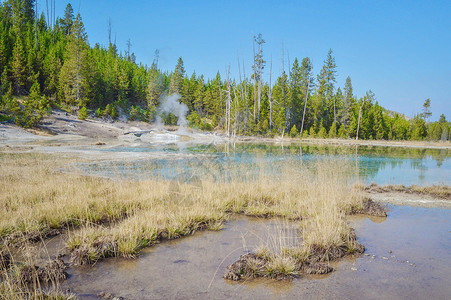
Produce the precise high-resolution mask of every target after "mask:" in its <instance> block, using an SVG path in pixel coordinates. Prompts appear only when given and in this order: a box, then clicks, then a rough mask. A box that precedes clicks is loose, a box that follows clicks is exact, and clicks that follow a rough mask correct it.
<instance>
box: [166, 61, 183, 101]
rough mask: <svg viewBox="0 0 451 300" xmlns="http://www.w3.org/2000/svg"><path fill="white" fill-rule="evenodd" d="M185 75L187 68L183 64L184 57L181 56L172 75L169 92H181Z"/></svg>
mask: <svg viewBox="0 0 451 300" xmlns="http://www.w3.org/2000/svg"><path fill="white" fill-rule="evenodd" d="M184 77H185V68H184V66H183V59H182V58H181V57H179V59H178V61H177V65H176V66H175V70H174V73H172V76H171V84H170V86H169V94H170V95H172V94H181V92H182V85H183V78H184Z"/></svg>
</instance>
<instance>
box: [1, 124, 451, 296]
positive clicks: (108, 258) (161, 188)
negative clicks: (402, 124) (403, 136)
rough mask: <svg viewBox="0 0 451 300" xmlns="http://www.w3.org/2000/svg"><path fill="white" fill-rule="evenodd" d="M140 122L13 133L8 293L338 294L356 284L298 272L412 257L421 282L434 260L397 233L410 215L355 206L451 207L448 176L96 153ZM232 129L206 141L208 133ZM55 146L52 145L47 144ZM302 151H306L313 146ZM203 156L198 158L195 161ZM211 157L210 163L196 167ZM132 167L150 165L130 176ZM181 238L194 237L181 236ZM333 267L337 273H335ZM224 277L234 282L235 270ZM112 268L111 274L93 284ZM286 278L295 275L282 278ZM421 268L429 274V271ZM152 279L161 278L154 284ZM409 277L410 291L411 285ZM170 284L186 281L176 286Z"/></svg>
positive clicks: (4, 255) (5, 161)
mask: <svg viewBox="0 0 451 300" xmlns="http://www.w3.org/2000/svg"><path fill="white" fill-rule="evenodd" d="M55 118H56V117H55ZM58 122H67V121H64V120H58ZM52 124H54V123H50V124H48V126H53V125H52ZM64 124H66V123H64ZM83 124H84V123H83ZM66 125H67V124H66ZM85 125H86V124H84V125H83V126H85ZM97 125H99V124H97ZM97 125H96V126H97ZM100 125H102V126H103V124H100ZM100 125H99V126H100ZM80 126H82V125H80ZM115 126H117V124H116V125H115ZM127 126H129V127H130V125H127ZM129 127H127V128H123V129H111V128H110V129H111V130H117V136H116V135H115V136H107V135H104V136H103V138H99V137H98V136H85V137H75V136H74V135H71V134H67V135H64V134H60V135H57V136H56V138H55V137H52V136H50V137H44V138H42V139H41V138H37V140H36V139H34V140H33V139H32V138H31V137H30V136H28V134H30V133H28V132H27V133H24V137H23V138H24V139H25V138H30V140H32V143H29V140H27V142H25V143H24V142H23V140H21V139H18V140H16V141H12V140H6V141H7V142H6V143H7V144H5V140H3V144H4V145H3V146H2V148H1V149H2V153H1V154H0V207H1V209H0V236H1V251H0V262H1V264H0V266H1V270H2V271H1V272H2V276H3V277H2V278H3V279H2V283H1V288H0V292H1V294H2V295H4V297H7V298H8V297H9V298H13V299H14V298H15V299H21V298H24V297H25V298H26V297H28V298H30V297H31V298H43V297H47V296H52V297H55V298H58V297H60V298H63V299H64V298H70V297H72V296H74V295H75V296H76V295H78V296H80V297H82V298H83V297H94V296H95V295H99V297H103V298H105V297H107V296H108V297H109V296H110V295H111V298H112V297H113V296H115V295H118V296H125V297H128V298H136V299H138V298H139V299H141V298H159V297H162V296H169V297H175V298H177V297H201V298H202V297H203V298H208V297H214V296H218V297H221V298H226V297H230V296H231V295H240V296H241V297H242V298H246V297H249V298H253V297H254V296H256V295H258V294H259V293H258V292H257V291H256V290H255V289H253V288H252V286H254V285H259V284H263V285H264V286H266V287H269V289H273V288H274V290H275V291H276V292H274V293H275V294H278V293H281V294H282V295H285V296H287V295H292V294H291V293H292V292H290V290H292V291H295V290H296V291H297V294H299V288H300V287H301V289H304V290H305V289H306V288H307V286H308V289H309V291H304V292H305V294H304V295H306V296H307V297H313V295H314V293H312V291H313V290H316V291H318V289H319V291H320V292H324V293H326V294H324V297H327V291H329V293H332V295H346V293H345V291H344V290H343V289H340V288H338V287H337V284H335V287H336V288H337V291H338V292H337V293H333V292H332V290H330V289H329V288H325V283H324V282H323V281H315V283H312V282H310V281H306V282H305V281H302V280H301V281H299V280H294V282H302V283H293V280H292V279H293V278H296V277H298V278H308V279H312V278H321V279H322V280H324V281H327V282H329V284H330V283H331V280H332V283H334V282H335V283H337V282H342V281H341V280H342V279H339V278H343V279H344V280H345V282H346V280H350V281H349V283H350V282H352V280H351V278H354V280H355V273H359V275H362V276H363V275H365V274H366V273H363V274H362V273H361V272H366V269H372V268H374V267H373V266H372V263H373V262H377V264H379V263H381V264H385V263H393V264H395V265H396V266H397V267H398V268H397V269H396V268H395V269H396V272H408V274H409V276H410V275H411V276H412V278H413V279H412V280H413V281H414V282H417V280H418V278H417V277H418V276H417V277H416V276H415V275H414V274H411V271H412V270H413V269H414V268H417V267H418V266H419V265H422V264H423V263H424V262H420V260H421V255H423V256H424V253H423V254H421V253H418V252H415V251H413V252H412V251H411V252H409V251H406V249H405V247H404V248H403V247H402V246H400V245H401V242H399V241H402V240H403V239H402V237H401V236H399V235H396V236H397V239H398V240H399V241H398V240H397V239H396V238H394V237H392V236H390V231H394V232H396V231H397V230H398V228H397V226H398V227H399V226H400V227H403V226H405V224H398V225H390V226H389V228H388V229H387V231H386V232H385V233H384V234H385V235H383V236H384V237H379V235H378V232H379V229H377V227H375V225H374V224H376V223H372V222H371V223H368V222H369V221H368V220H369V219H366V218H363V219H362V217H360V220H357V221H356V219H355V218H357V217H356V216H355V215H356V214H370V215H374V216H376V217H371V218H372V220H376V221H377V222H382V224H383V225H385V224H390V223H391V222H393V221H390V222H388V221H387V218H386V217H385V216H386V210H385V209H384V208H383V207H381V206H380V205H378V204H377V202H374V201H372V200H369V199H368V198H371V199H375V200H379V201H381V200H382V201H383V202H385V203H387V202H388V203H394V204H407V205H410V206H411V205H412V199H413V198H412V197H418V199H419V201H418V203H419V205H421V206H426V207H437V206H438V207H449V206H448V204H449V203H450V202H451V201H449V195H450V189H449V187H447V186H444V185H439V186H432V187H426V188H424V187H419V186H410V187H405V186H400V185H390V186H377V185H370V186H366V187H365V185H362V184H358V182H359V170H358V168H356V163H355V162H354V161H352V160H350V159H348V158H347V156H346V155H342V157H341V158H340V159H337V158H336V157H334V158H333V159H332V158H331V157H329V156H328V155H324V154H322V155H321V156H319V159H311V160H297V161H296V160H289V161H285V160H283V159H280V160H277V159H275V160H272V161H271V162H269V163H268V162H267V161H264V160H263V161H259V160H251V161H250V163H245V164H243V163H240V161H235V160H228V161H226V162H224V161H219V163H218V160H216V161H215V160H212V161H210V160H208V159H204V158H208V157H209V156H208V155H209V154H208V153H206V154H202V153H201V154H196V155H192V154H175V153H173V152H172V151H167V150H166V152H164V153H163V154H156V153H154V152H149V153H144V154H143V153H140V154H139V155H140V156H138V158H140V159H141V160H138V161H137V162H135V163H133V164H129V163H128V162H127V161H124V162H122V163H120V164H115V161H117V159H118V158H119V157H121V156H123V155H129V154H130V152H127V153H126V152H120V151H119V152H117V151H114V152H110V153H107V154H104V153H101V152H102V151H96V152H89V149H90V147H96V149H97V148H101V147H104V146H105V145H103V144H102V145H101V144H98V145H96V144H97V143H98V141H99V140H101V141H102V142H103V141H106V143H107V144H115V143H118V144H120V143H122V142H123V139H124V138H127V139H130V141H129V142H128V143H132V144H131V145H130V147H131V148H133V143H136V139H137V138H140V139H141V136H143V135H141V133H142V131H145V130H139V132H138V134H136V132H137V131H136V130H135V131H133V129H134V128H129ZM105 128H106V127H105ZM52 130H53V131H54V130H55V129H52ZM106 130H107V131H109V130H108V129H106ZM128 130H132V131H128ZM126 131H127V132H126ZM130 132H131V133H130ZM149 132H150V131H149ZM149 132H147V131H146V133H142V134H147V138H148V139H149V142H161V141H159V139H160V138H162V137H161V136H160V135H159V133H155V132H153V133H152V134H150V135H149ZM25 135H26V136H25ZM163 135H164V137H167V136H168V133H165V134H163ZM144 137H145V136H144ZM176 138H177V139H176V142H177V143H184V141H183V138H180V137H176ZM220 139H221V138H220V137H215V136H206V137H202V138H199V140H200V141H203V142H205V140H209V141H211V140H215V141H219V140H220ZM119 140H122V142H119ZM196 143H197V142H196ZM282 147H283V145H282ZM61 148H63V149H62V150H63V151H60V150H61ZM48 149H51V153H49V154H45V153H42V152H46V150H48ZM56 149H59V150H58V151H56ZM64 149H66V150H64ZM119 149H120V148H119ZM299 150H301V154H302V148H300V149H299ZM299 150H298V151H299ZM289 151H291V150H290V149H289ZM340 151H341V150H340ZM441 151H442V150H441ZM445 151H447V150H445ZM93 153H95V155H91V154H93ZM340 153H341V152H340ZM326 154H327V153H326ZM344 154H346V152H344ZM158 155H160V156H158ZM161 155H164V156H165V157H166V158H167V157H171V155H172V156H173V158H174V161H187V162H186V163H184V164H183V165H181V166H180V165H179V166H178V167H177V164H174V165H172V164H171V163H170V161H168V160H165V161H164V162H163V164H165V168H164V169H161V170H163V171H161V170H160V171H159V172H155V165H154V164H152V163H148V162H149V161H153V160H156V159H159V158H161ZM193 156H195V157H196V158H197V160H190V158H192V157H193ZM445 157H447V156H446V155H445ZM130 158H132V159H136V158H137V156H130ZM143 158H145V159H144V160H143ZM240 159H241V158H240ZM93 160H94V161H98V160H101V161H102V163H103V164H104V165H105V166H108V168H105V169H102V168H99V165H92V161H93ZM200 161H202V168H200V169H197V171H196V168H195V167H196V166H197V165H198V164H199V162H200ZM105 170H107V171H105ZM124 170H125V171H124ZM130 170H132V171H134V172H136V174H135V175H136V176H124V172H129V171H130ZM205 170H208V172H205ZM406 195H407V196H406ZM403 197H404V198H403ZM400 199H401V200H400ZM403 199H404V200H403ZM414 200H415V199H414ZM396 201H398V202H396ZM400 201H404V202H400ZM413 202H415V201H413ZM424 203H426V204H424ZM390 209H391V212H390V214H392V215H393V214H394V215H395V216H396V215H398V216H401V217H402V220H403V221H402V222H404V223H406V224H410V223H409V222H412V221H410V219H408V218H405V216H404V214H405V213H406V211H407V212H408V211H410V210H411V208H410V207H407V208H399V207H397V206H395V207H390ZM431 212H433V213H432V215H431ZM446 212H447V210H445V212H442V211H439V212H437V211H435V209H429V210H425V211H421V213H418V211H414V212H413V213H414V214H416V215H419V216H420V219H421V218H422V216H423V215H425V216H427V217H426V219H428V220H429V221H430V220H433V222H441V220H449V218H448V217H446V216H447V214H446ZM388 220H390V218H389V219H388ZM394 222H395V224H396V219H394ZM362 223H363V224H364V225H363V227H361V228H359V226H360V225H361V224H362ZM359 224H360V225H359ZM443 224H445V226H446V224H448V223H446V221H444V223H443V222H442V223H440V226H436V228H439V229H440V231H439V233H437V232H436V231H433V234H431V233H428V234H426V235H429V236H431V239H432V240H431V241H432V245H435V247H436V249H438V250H437V256H433V257H434V258H433V259H434V260H435V261H437V263H439V264H440V263H441V262H443V261H444V260H445V259H447V254H446V253H447V252H446V251H445V252H440V251H442V250H440V249H443V247H445V249H449V246H450V245H447V244H446V243H445V245H444V244H443V243H439V244H437V243H436V240H438V239H443V238H444V239H446V238H447V237H449V233H447V234H448V235H446V234H444V233H443V232H442V231H443V230H442V229H443ZM377 225H381V224H377ZM268 228H269V229H268ZM353 228H355V230H354V229H353ZM368 228H371V229H368ZM425 228H429V227H428V225H427V226H426V225H425ZM200 232H201V233H200ZM409 233H410V232H407V236H409ZM404 234H405V233H404ZM181 237H185V238H184V239H180V240H178V238H181ZM393 239H395V240H393ZM374 240H376V241H377V243H376V245H375V244H372V243H373V241H374ZM448 240H449V238H448ZM431 241H427V242H431ZM407 242H408V243H411V241H410V240H408V241H407ZM425 242H426V241H425ZM434 243H435V244H434ZM390 245H393V246H390ZM395 246H396V247H398V248H396V247H395ZM447 247H448V248H447ZM365 248H366V251H365ZM364 251H365V254H364V255H363V253H364ZM389 251H391V253H389ZM432 252H433V251H431V253H432ZM412 253H413V254H412ZM366 255H369V256H366ZM431 255H432V254H431ZM393 256H394V257H393ZM343 257H344V258H343ZM430 257H432V256H430ZM339 258H340V259H339ZM338 259H339V260H338ZM413 260H416V261H415V263H413ZM367 261H368V264H369V265H367V264H366V262H367ZM407 261H409V262H407ZM378 266H379V265H378ZM427 266H428V265H427V264H426V265H424V264H423V265H422V267H426V268H428V267H427ZM387 267H388V266H387ZM392 267H393V266H392ZM378 268H379V269H378ZM385 268H386V266H385V265H384V266H382V267H377V268H376V270H374V269H372V271H371V276H369V277H368V276H366V277H365V276H363V277H364V278H366V279H364V280H363V281H365V280H367V281H365V282H368V283H369V282H371V280H369V279H368V278H373V280H374V276H382V275H377V274H382V273H380V270H386V269H385ZM429 268H433V269H434V271H432V272H438V274H440V276H442V277H443V278H445V277H446V276H448V275H449V273H446V271H444V270H443V269H442V268H440V267H438V266H437V264H436V263H433V262H431V263H430V265H429ZM333 270H336V272H333V273H331V271H333ZM349 270H350V271H349ZM202 272H203V273H202ZM349 272H351V273H349ZM384 272H385V271H384ZM396 272H395V273H396ZM337 273H338V275H337ZM180 274H182V275H183V276H184V277H183V276H182V277H180V276H181V275H180ZM315 274H319V275H315ZM447 274H448V275H447ZM223 275H224V277H225V278H227V279H225V280H224V279H222V276H223ZM67 276H69V278H68V279H66V277H67ZM315 276H318V277H315ZM337 276H338V277H337ZM99 277H102V278H105V279H104V280H103V281H101V282H99V281H98V280H96V281H93V278H99ZM139 277H142V278H139ZM185 277H189V278H190V279H189V280H188V281H186V280H184V278H185ZM387 278H391V277H390V276H388V277H387ZM274 279H276V281H277V279H288V280H284V282H291V283H278V284H276V283H274V282H275V281H274ZM421 279H422V280H423V281H425V282H429V279H428V278H426V277H424V276H423V277H421ZM143 280H144V281H143ZM147 280H148V281H150V282H155V284H156V285H155V286H154V285H152V286H151V287H145V284H144V282H145V281H147ZM148 281H147V282H148ZM184 281H186V282H185V283H183V282H184ZM127 282H129V283H130V282H135V284H134V285H133V289H132V290H130V289H128V288H127V287H126V286H124V284H125V283H127ZM397 282H398V285H399V286H400V287H401V290H402V286H403V285H405V284H407V283H408V281H406V282H399V281H397ZM169 283H177V285H178V286H179V287H180V288H177V289H173V288H172V289H171V286H170V284H169ZM299 284H300V286H299ZM315 284H316V285H317V286H314V285H315ZM428 284H431V285H432V286H434V284H432V283H428ZM332 286H334V285H333V284H332ZM391 286H393V287H394V285H391ZM243 289H244V290H243ZM321 289H323V290H321ZM389 290H390V291H391V292H392V293H391V295H396V293H393V289H389ZM246 291H248V292H246ZM249 291H250V292H249ZM435 292H436V295H437V296H441V295H446V294H447V293H448V292H449V291H448V290H446V288H442V289H436V291H435ZM72 293H73V294H72ZM351 294H352V293H351ZM44 295H46V296H44ZM309 295H310V296H309ZM329 295H330V294H329ZM367 295H368V296H370V295H369V294H367ZM381 295H383V293H382V294H381ZM387 295H389V294H387ZM261 296H262V297H264V296H265V295H263V294H262V295H261ZM266 296H267V295H266ZM373 296H374V295H373ZM287 297H289V296H287Z"/></svg>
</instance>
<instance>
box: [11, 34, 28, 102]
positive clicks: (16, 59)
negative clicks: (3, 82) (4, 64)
mask: <svg viewBox="0 0 451 300" xmlns="http://www.w3.org/2000/svg"><path fill="white" fill-rule="evenodd" d="M25 70H26V60H25V51H24V48H23V43H22V40H21V38H20V37H16V42H15V44H14V49H13V60H12V63H11V73H12V79H13V87H14V91H15V93H16V95H20V94H21V93H23V92H24V87H25V83H26V73H25Z"/></svg>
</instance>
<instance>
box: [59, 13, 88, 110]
mask: <svg viewBox="0 0 451 300" xmlns="http://www.w3.org/2000/svg"><path fill="white" fill-rule="evenodd" d="M87 38H88V37H87V35H86V32H85V28H84V25H83V21H82V19H81V16H80V14H78V15H77V18H76V19H75V22H74V24H73V26H72V31H71V34H70V36H69V41H68V43H67V46H66V59H65V61H64V65H63V67H62V69H61V75H60V88H61V91H62V93H63V96H64V99H65V101H66V103H68V104H70V105H79V106H83V105H84V102H85V101H86V99H84V97H85V96H86V93H85V92H86V87H87V86H86V85H87V78H86V52H87V47H88V45H87Z"/></svg>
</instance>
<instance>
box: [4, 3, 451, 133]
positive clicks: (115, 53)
mask: <svg viewBox="0 0 451 300" xmlns="http://www.w3.org/2000/svg"><path fill="white" fill-rule="evenodd" d="M108 30H109V43H108V47H104V46H101V45H99V44H95V45H94V46H90V45H89V42H88V38H87V33H86V31H85V28H84V25H83V20H82V17H81V15H80V14H77V15H75V14H74V11H73V9H72V6H71V5H70V4H68V5H67V7H66V9H65V12H64V16H63V17H62V18H55V20H52V21H50V20H49V18H47V19H46V17H45V14H44V12H43V13H42V14H41V15H40V16H38V15H37V12H36V2H35V1H34V0H7V1H3V2H2V3H0V118H1V120H3V119H5V120H10V119H11V120H14V121H15V122H16V123H17V124H19V125H21V126H24V127H31V126H35V125H37V124H38V123H39V121H40V120H41V119H42V118H43V117H44V116H45V115H46V114H49V113H50V112H51V110H52V109H55V108H59V109H63V110H67V111H77V112H78V115H79V117H80V118H82V119H83V118H86V117H87V116H88V115H89V114H91V115H95V116H96V117H104V118H112V119H116V118H118V117H119V116H121V115H123V116H127V117H128V118H129V119H138V120H143V121H149V122H151V121H153V120H154V119H155V117H156V114H157V113H158V109H157V108H158V106H159V105H160V102H161V101H163V99H164V97H165V95H171V94H174V93H177V94H179V95H180V96H181V97H180V101H181V102H183V103H185V104H186V105H187V107H188V110H189V112H188V116H187V119H188V121H189V124H190V126H192V127H197V128H200V129H202V130H213V129H219V130H223V131H224V132H225V133H226V134H227V135H264V136H274V135H290V136H292V137H296V136H302V137H321V138H325V137H330V138H335V137H339V138H359V139H387V140H392V139H393V140H424V139H427V140H450V135H451V123H450V122H448V121H447V120H446V117H445V116H444V115H443V114H442V115H441V116H440V120H439V121H437V122H429V118H430V116H431V112H430V105H431V101H430V99H427V100H426V101H425V103H424V105H423V108H422V110H421V111H420V110H419V112H418V114H417V115H415V116H413V117H410V118H409V117H406V116H405V115H402V114H399V113H396V112H392V111H389V110H387V109H385V108H383V107H381V106H380V105H379V104H378V101H377V99H376V96H375V94H374V93H373V92H372V91H371V90H369V91H368V92H366V94H365V95H364V96H363V97H357V96H356V95H355V94H354V92H353V86H352V81H351V78H350V77H349V76H348V77H347V78H346V83H345V85H344V87H343V88H341V87H339V86H337V81H336V78H337V66H336V63H335V57H334V56H333V52H332V50H329V52H328V53H327V56H326V58H325V60H324V64H323V66H322V68H321V70H320V71H319V73H318V74H316V76H315V74H314V72H313V64H312V61H311V59H310V58H308V57H306V58H303V59H298V58H295V59H294V61H293V63H292V64H291V65H290V66H289V67H288V68H287V70H285V69H283V71H282V73H281V74H279V75H278V76H274V82H273V72H272V64H273V62H272V58H270V60H269V62H268V61H266V60H265V56H264V45H265V40H264V39H263V36H262V35H261V34H258V35H256V36H254V37H253V61H252V69H251V70H248V74H246V69H245V67H244V62H242V61H240V59H239V57H238V58H237V66H238V71H239V72H238V74H239V77H238V78H237V79H232V78H231V77H230V66H229V68H228V70H227V71H226V73H225V75H224V76H221V74H220V73H219V72H218V73H217V75H216V76H215V77H214V78H205V77H204V76H203V75H198V74H195V73H193V74H191V75H188V74H186V71H185V69H184V63H183V59H182V58H181V57H180V58H179V59H178V61H177V64H176V66H175V69H174V70H173V71H170V72H169V71H164V70H161V69H159V68H158V58H159V53H158V50H157V51H155V59H154V61H153V63H152V65H151V66H150V67H148V66H146V65H143V64H141V63H138V62H136V57H135V55H134V54H133V53H132V52H131V42H130V40H129V41H128V42H127V49H126V51H124V53H122V52H120V51H119V50H118V47H117V45H116V42H115V41H112V39H111V22H110V23H109V26H108ZM284 65H285V62H284ZM264 72H267V73H266V75H267V77H269V81H268V82H265V81H264V80H263V74H264ZM268 75H269V76H268ZM163 120H164V121H165V122H166V123H168V124H171V123H176V122H177V120H176V117H175V116H174V115H171V114H168V115H164V116H163Z"/></svg>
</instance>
